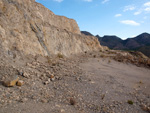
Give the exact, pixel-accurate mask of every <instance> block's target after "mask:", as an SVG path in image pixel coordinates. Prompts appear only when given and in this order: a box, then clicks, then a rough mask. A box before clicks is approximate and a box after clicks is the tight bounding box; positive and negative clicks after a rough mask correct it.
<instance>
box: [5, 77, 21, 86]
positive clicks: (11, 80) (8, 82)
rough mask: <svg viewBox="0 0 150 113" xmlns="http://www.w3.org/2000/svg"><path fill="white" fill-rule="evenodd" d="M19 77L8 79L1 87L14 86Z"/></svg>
mask: <svg viewBox="0 0 150 113" xmlns="http://www.w3.org/2000/svg"><path fill="white" fill-rule="evenodd" d="M18 80H19V77H18V76H14V77H9V78H7V79H6V80H4V81H3V85H4V86H6V87H13V86H15V85H16V83H17V82H18Z"/></svg>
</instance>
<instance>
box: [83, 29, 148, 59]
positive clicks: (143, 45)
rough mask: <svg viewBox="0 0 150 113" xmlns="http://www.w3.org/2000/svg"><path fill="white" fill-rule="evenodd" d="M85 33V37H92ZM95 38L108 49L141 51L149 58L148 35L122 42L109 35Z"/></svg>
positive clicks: (144, 34)
mask: <svg viewBox="0 0 150 113" xmlns="http://www.w3.org/2000/svg"><path fill="white" fill-rule="evenodd" d="M84 32H85V31H84ZM85 33H86V35H92V34H91V33H89V32H85ZM88 33H89V34H88ZM95 37H97V38H98V40H99V41H100V44H101V45H103V46H107V47H109V48H110V49H117V50H136V51H141V52H142V53H144V54H145V55H147V56H149V57H150V34H149V33H142V34H140V35H138V36H136V37H134V38H128V39H126V40H122V39H121V38H119V37H117V36H109V35H105V36H103V37H100V36H99V35H96V36H95Z"/></svg>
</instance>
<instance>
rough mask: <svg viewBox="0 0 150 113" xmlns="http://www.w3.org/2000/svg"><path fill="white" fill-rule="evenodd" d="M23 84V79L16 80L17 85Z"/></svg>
mask: <svg viewBox="0 0 150 113" xmlns="http://www.w3.org/2000/svg"><path fill="white" fill-rule="evenodd" d="M23 84H24V81H23V80H18V82H17V84H16V85H17V86H22V85H23Z"/></svg>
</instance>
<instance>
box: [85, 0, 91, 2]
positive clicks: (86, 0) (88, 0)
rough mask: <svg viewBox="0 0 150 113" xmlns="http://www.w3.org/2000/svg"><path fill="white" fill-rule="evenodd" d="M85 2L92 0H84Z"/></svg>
mask: <svg viewBox="0 0 150 113" xmlns="http://www.w3.org/2000/svg"><path fill="white" fill-rule="evenodd" d="M84 1H85V2H92V1H93V0H84Z"/></svg>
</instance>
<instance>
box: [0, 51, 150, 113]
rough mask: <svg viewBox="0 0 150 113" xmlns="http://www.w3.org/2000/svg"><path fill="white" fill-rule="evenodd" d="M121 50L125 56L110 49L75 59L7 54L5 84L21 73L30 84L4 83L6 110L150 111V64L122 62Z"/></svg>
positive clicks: (2, 65)
mask: <svg viewBox="0 0 150 113" xmlns="http://www.w3.org/2000/svg"><path fill="white" fill-rule="evenodd" d="M117 52H118V53H120V54H121V52H120V51H111V50H108V51H102V52H92V53H89V52H85V53H84V54H80V55H79V54H78V55H74V56H72V57H70V58H66V57H64V56H63V55H57V56H54V57H42V56H36V57H34V56H27V57H25V56H24V57H22V58H21V59H17V58H10V57H5V58H4V56H1V57H0V80H1V83H2V81H3V80H5V78H9V76H13V75H18V76H19V78H20V80H23V81H24V84H23V85H22V86H14V87H5V86H3V85H2V84H0V113H71V112H72V113H145V112H150V82H149V80H150V69H149V67H148V66H147V65H143V64H141V65H140V64H139V65H138V66H136V65H137V63H135V64H136V65H135V64H134V62H132V63H133V64H131V63H130V62H129V60H126V62H123V60H122V61H121V60H119V62H118V61H116V60H114V57H117V56H118V53H117ZM122 55H123V56H126V55H125V53H122ZM119 58H121V57H119ZM123 59H125V58H123ZM120 61H121V62H120ZM132 102H133V104H132ZM129 103H130V104H129Z"/></svg>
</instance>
